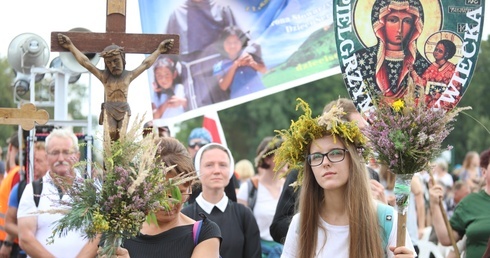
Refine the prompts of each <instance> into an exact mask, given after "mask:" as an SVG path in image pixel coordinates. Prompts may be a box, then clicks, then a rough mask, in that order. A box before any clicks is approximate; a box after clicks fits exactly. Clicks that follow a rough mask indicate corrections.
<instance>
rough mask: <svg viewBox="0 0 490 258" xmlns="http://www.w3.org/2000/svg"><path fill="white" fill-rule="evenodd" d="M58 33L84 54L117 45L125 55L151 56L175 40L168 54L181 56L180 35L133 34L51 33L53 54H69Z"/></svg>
mask: <svg viewBox="0 0 490 258" xmlns="http://www.w3.org/2000/svg"><path fill="white" fill-rule="evenodd" d="M58 33H61V34H64V35H66V36H68V37H70V39H71V41H72V42H73V44H74V45H75V46H76V47H77V48H78V49H79V50H80V51H81V52H83V53H100V52H102V50H103V49H104V48H105V47H107V46H109V45H111V44H116V45H118V46H120V47H124V52H125V53H139V54H151V53H153V51H155V49H157V48H158V45H159V44H160V43H161V42H162V41H164V40H165V39H174V46H173V47H172V49H171V50H170V51H169V52H167V53H166V54H176V55H178V54H179V45H180V42H179V35H177V34H131V33H121V32H105V33H94V32H74V31H69V32H68V31H67V32H61V31H54V32H51V52H67V51H68V50H67V49H65V48H63V47H62V46H60V45H59V44H58Z"/></svg>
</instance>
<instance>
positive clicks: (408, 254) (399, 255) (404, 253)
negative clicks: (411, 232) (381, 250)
mask: <svg viewBox="0 0 490 258" xmlns="http://www.w3.org/2000/svg"><path fill="white" fill-rule="evenodd" d="M390 250H391V251H392V252H393V254H395V258H413V257H415V254H414V253H413V251H412V250H410V249H408V248H407V247H405V246H399V247H395V246H390Z"/></svg>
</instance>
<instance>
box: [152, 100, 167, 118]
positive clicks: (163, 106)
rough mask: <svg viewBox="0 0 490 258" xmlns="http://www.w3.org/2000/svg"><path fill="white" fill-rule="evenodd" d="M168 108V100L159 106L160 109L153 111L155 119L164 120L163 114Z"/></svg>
mask: <svg viewBox="0 0 490 258" xmlns="http://www.w3.org/2000/svg"><path fill="white" fill-rule="evenodd" d="M167 108H168V99H167V100H166V101H165V102H164V103H163V104H161V105H160V106H158V108H155V109H153V119H160V118H162V116H163V114H164V113H165V110H167Z"/></svg>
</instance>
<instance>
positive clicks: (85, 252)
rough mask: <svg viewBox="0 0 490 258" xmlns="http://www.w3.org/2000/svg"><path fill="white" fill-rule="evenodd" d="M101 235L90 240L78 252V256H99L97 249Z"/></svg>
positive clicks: (80, 257) (83, 257) (77, 257)
mask: <svg viewBox="0 0 490 258" xmlns="http://www.w3.org/2000/svg"><path fill="white" fill-rule="evenodd" d="M99 241H100V236H99V237H96V238H95V239H92V240H89V241H88V242H87V243H86V244H85V245H84V246H83V247H82V250H80V252H79V253H78V255H77V256H76V258H93V257H96V256H97V249H98V247H99ZM118 257H119V256H118Z"/></svg>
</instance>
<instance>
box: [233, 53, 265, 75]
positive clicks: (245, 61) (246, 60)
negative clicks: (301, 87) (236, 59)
mask: <svg viewBox="0 0 490 258" xmlns="http://www.w3.org/2000/svg"><path fill="white" fill-rule="evenodd" d="M240 60H241V64H242V65H247V66H250V67H252V68H253V69H254V70H255V71H257V72H259V73H266V72H267V67H265V64H264V63H262V62H257V61H255V59H254V58H253V56H252V55H251V54H249V53H247V52H244V53H243V55H242V56H241V57H240Z"/></svg>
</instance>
